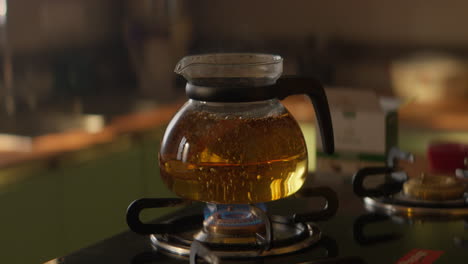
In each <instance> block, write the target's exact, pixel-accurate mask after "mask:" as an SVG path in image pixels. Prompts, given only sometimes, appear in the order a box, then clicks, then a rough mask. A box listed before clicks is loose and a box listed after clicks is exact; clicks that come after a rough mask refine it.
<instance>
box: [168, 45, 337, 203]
mask: <svg viewBox="0 0 468 264" xmlns="http://www.w3.org/2000/svg"><path fill="white" fill-rule="evenodd" d="M282 63H283V59H282V58H281V57H280V56H277V55H269V54H250V53H220V54H206V55H194V56H188V57H185V58H183V59H182V60H181V61H180V62H179V63H178V64H177V66H176V69H175V71H176V73H178V74H181V75H182V76H184V77H185V79H186V80H187V86H186V93H187V96H188V97H189V98H190V100H189V101H188V102H187V103H186V104H185V106H184V107H183V108H182V109H181V110H180V111H179V112H178V113H177V114H176V116H175V117H174V118H173V120H172V121H171V122H170V124H169V126H168V128H167V130H166V133H165V135H164V137H163V142H162V146H161V150H160V153H159V164H160V170H161V176H162V178H163V180H164V182H165V183H166V184H167V186H169V188H170V189H171V190H172V191H174V192H175V193H176V194H177V195H179V196H181V197H184V198H188V199H192V200H198V201H204V202H210V203H219V204H244V203H260V202H268V201H272V200H277V199H280V198H284V197H287V196H289V195H291V194H293V193H295V192H296V191H297V190H299V188H301V186H302V184H303V183H304V180H305V177H306V174H307V149H306V145H305V142H304V137H303V135H302V132H301V130H300V128H299V126H298V124H297V122H296V121H295V120H294V118H293V117H292V116H291V114H290V113H289V112H288V111H287V110H286V109H285V108H284V106H283V105H282V104H281V103H280V101H279V100H280V99H283V98H285V97H287V96H289V95H292V94H305V95H307V96H308V97H309V98H310V99H311V100H312V102H313V104H314V107H315V112H316V117H317V121H318V124H319V127H320V132H321V134H322V142H323V146H324V151H325V152H328V153H332V152H333V150H334V144H333V128H332V124H331V117H330V112H329V108H328V102H327V98H326V95H325V92H324V90H323V87H322V86H321V84H320V82H318V81H316V80H315V79H311V78H280V77H281V74H282V69H283V64H282Z"/></svg>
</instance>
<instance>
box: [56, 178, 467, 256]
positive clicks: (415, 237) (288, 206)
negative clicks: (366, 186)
mask: <svg viewBox="0 0 468 264" xmlns="http://www.w3.org/2000/svg"><path fill="white" fill-rule="evenodd" d="M309 179H311V182H307V183H306V184H305V186H318V185H326V186H329V187H331V188H332V189H333V190H334V191H335V192H336V193H337V194H338V200H339V208H338V210H337V211H336V214H335V215H334V216H333V217H330V218H329V219H327V220H323V221H311V222H306V224H307V225H309V226H310V228H312V230H313V231H314V228H318V230H320V231H319V232H320V239H319V240H318V241H317V242H316V241H315V240H314V243H312V244H311V245H310V246H307V247H304V248H303V249H301V250H297V251H294V252H291V253H288V254H281V255H278V256H265V257H261V258H244V259H232V258H227V259H226V258H217V256H213V255H212V254H211V253H210V252H211V249H210V248H209V247H206V246H204V245H203V244H202V245H201V246H196V247H198V249H197V250H196V251H194V252H196V254H194V255H196V256H197V257H198V258H196V259H197V260H198V262H202V261H204V262H207V261H206V259H207V260H208V263H210V261H211V263H216V262H214V261H219V263H273V264H275V263H281V264H284V263H288V264H289V263H301V264H305V263H371V264H372V263H379V264H381V263H382V264H386V263H389V264H394V263H418V262H414V261H419V260H421V261H420V262H419V263H436V264H444V263H450V264H452V263H454V264H458V263H460V264H461V263H467V262H466V261H467V259H468V248H467V246H468V242H467V241H468V229H467V224H466V220H465V219H464V217H461V218H452V219H443V218H438V219H436V220H416V219H415V218H402V217H400V216H399V215H389V214H387V213H385V212H377V211H374V212H373V211H369V208H366V207H367V205H366V204H365V203H364V202H363V199H362V198H360V197H358V196H357V195H355V194H354V192H353V187H352V185H351V184H350V183H349V181H347V180H345V179H343V178H342V176H339V175H333V174H330V175H320V174H317V175H313V176H312V175H311V176H309ZM320 199H323V198H320ZM320 199H318V200H320ZM178 205H179V206H181V209H180V210H179V211H177V212H175V213H173V214H170V215H167V216H165V217H163V218H161V219H158V220H157V221H155V222H152V224H158V225H159V224H169V225H174V226H176V227H175V228H179V229H182V228H186V229H185V231H186V232H199V231H200V225H201V224H202V223H203V221H205V216H204V207H205V205H203V204H200V203H194V204H185V203H184V204H178ZM267 207H268V208H267V212H268V215H270V216H273V215H280V216H284V217H286V218H289V219H290V217H291V216H293V215H294V214H297V215H300V214H301V213H307V211H309V212H310V211H314V210H321V209H323V205H320V204H319V203H318V202H317V200H315V199H304V198H297V197H293V198H286V199H281V200H279V201H276V202H271V203H268V204H267ZM191 216H192V217H193V218H185V217H191ZM288 216H289V217H288ZM408 219H409V220H408ZM193 226H198V227H197V228H198V229H197V230H198V231H194V230H193V229H191V228H192V227H193ZM166 227H167V226H166ZM166 230H170V229H166ZM190 230H192V231H190ZM158 236H160V240H161V241H162V242H164V241H166V240H170V239H169V237H168V236H167V235H156V234H152V235H144V236H142V235H139V234H135V233H134V232H132V231H127V232H124V233H122V234H119V235H117V236H115V237H112V238H109V239H107V240H104V241H102V242H100V243H98V244H95V245H91V246H90V247H88V248H85V249H82V250H80V251H77V252H74V253H72V254H70V255H67V256H64V257H59V258H57V259H54V260H51V262H50V263H48V264H52V263H53V264H57V263H60V264H85V263H86V264H94V263H99V264H103V263H112V264H139V263H174V264H175V263H181V264H182V263H189V262H190V254H188V255H187V253H185V254H179V255H178V254H174V253H171V252H170V250H164V249H162V248H161V246H158V242H156V238H158ZM165 236H166V237H165ZM169 236H170V235H169ZM299 237H300V236H299ZM299 239H300V238H299ZM259 241H262V239H261V238H260V239H259ZM273 244H274V243H273ZM260 245H262V244H261V243H259V245H257V247H256V248H255V250H259V251H261V250H262V248H263V247H262V246H260ZM252 249H253V248H252ZM216 254H217V253H216V252H215V254H214V255H216ZM184 255H187V256H184ZM426 260H427V261H426ZM405 261H406V262H405ZM411 261H413V262H411ZM424 261H426V262H424ZM429 261H431V262H429Z"/></svg>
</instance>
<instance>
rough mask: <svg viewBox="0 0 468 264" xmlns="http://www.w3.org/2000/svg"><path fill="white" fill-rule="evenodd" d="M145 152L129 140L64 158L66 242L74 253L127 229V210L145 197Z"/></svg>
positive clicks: (63, 186) (64, 235)
mask: <svg viewBox="0 0 468 264" xmlns="http://www.w3.org/2000/svg"><path fill="white" fill-rule="evenodd" d="M141 160H142V152H141V148H140V147H139V146H138V145H135V144H133V142H131V141H130V140H129V139H127V138H124V139H119V140H117V141H116V142H113V143H112V144H109V145H105V146H98V147H95V148H92V149H89V150H85V151H82V152H78V153H74V154H73V155H72V156H71V157H65V160H64V162H63V163H64V164H63V168H62V169H63V183H62V187H61V188H62V190H63V199H62V207H63V211H62V213H63V225H64V232H63V241H64V244H65V245H66V251H67V252H71V251H75V250H78V249H80V248H82V247H83V246H85V245H90V244H93V243H96V242H98V241H100V240H102V239H104V238H107V237H110V236H112V235H115V234H116V233H117V232H121V231H124V230H125V229H127V225H126V223H125V211H126V208H127V206H128V205H129V204H130V202H131V201H133V200H135V199H137V198H139V197H141V196H142V194H143V192H144V186H145V182H144V179H143V178H142V177H141V175H142V164H141Z"/></svg>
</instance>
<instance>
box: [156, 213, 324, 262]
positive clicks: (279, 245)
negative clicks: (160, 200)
mask: <svg viewBox="0 0 468 264" xmlns="http://www.w3.org/2000/svg"><path fill="white" fill-rule="evenodd" d="M177 221H178V222H181V221H183V220H182V219H178V220H177ZM271 223H272V229H273V233H274V234H275V236H274V238H273V239H272V241H271V245H272V246H271V248H270V249H269V250H264V246H263V243H262V241H261V239H259V238H258V237H256V236H255V235H250V236H236V235H224V234H218V233H210V232H206V231H205V230H203V229H200V228H194V229H193V230H190V231H186V232H183V233H179V234H152V235H150V240H151V244H152V245H153V247H154V248H155V249H160V250H164V251H166V252H169V253H172V254H176V255H182V256H189V255H190V247H191V245H192V243H193V241H202V242H203V241H210V242H203V244H204V245H206V246H207V247H208V248H209V249H210V250H211V251H212V252H213V253H214V254H215V255H216V256H218V257H220V258H253V257H265V256H276V255H283V254H287V253H291V252H296V251H298V250H301V249H304V248H307V247H310V246H311V245H313V244H315V243H317V242H318V241H319V240H320V238H321V236H322V235H321V231H320V229H319V228H318V227H317V226H316V225H314V224H304V223H293V222H291V221H288V220H286V219H285V218H284V217H279V216H273V217H272V221H271Z"/></svg>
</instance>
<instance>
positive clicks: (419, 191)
mask: <svg viewBox="0 0 468 264" xmlns="http://www.w3.org/2000/svg"><path fill="white" fill-rule="evenodd" d="M401 157H411V155H409V154H408V153H405V152H401V151H400V150H398V149H395V148H394V149H392V151H390V153H389V158H388V160H389V161H392V162H389V161H387V166H384V167H367V168H363V169H360V170H359V171H358V172H357V173H356V174H355V175H354V177H353V189H354V193H355V194H356V195H358V196H361V197H363V198H364V203H365V207H366V209H367V210H369V211H371V212H382V213H385V214H387V215H390V216H393V215H396V216H401V217H405V218H407V219H414V218H418V219H421V220H425V219H440V218H445V219H452V218H460V217H466V216H468V196H467V194H466V193H465V188H466V187H465V186H464V184H461V183H458V182H457V181H456V180H455V178H450V177H447V176H433V177H426V176H424V175H422V176H421V177H420V178H412V179H409V178H408V176H407V175H406V173H405V172H404V171H401V170H398V168H397V166H396V161H395V160H397V159H399V158H401ZM410 160H412V159H410ZM382 174H383V175H385V176H386V178H385V181H384V182H383V183H382V184H381V185H379V186H377V187H375V188H366V187H364V181H365V179H367V178H371V177H374V176H377V175H382Z"/></svg>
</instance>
